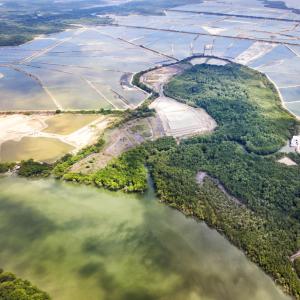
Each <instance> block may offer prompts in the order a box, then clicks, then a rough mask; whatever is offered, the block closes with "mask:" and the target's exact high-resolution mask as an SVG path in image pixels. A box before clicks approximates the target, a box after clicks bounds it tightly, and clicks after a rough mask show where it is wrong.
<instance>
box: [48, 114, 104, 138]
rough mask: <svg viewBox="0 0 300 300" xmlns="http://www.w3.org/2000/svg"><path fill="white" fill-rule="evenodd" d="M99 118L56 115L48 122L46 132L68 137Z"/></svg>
mask: <svg viewBox="0 0 300 300" xmlns="http://www.w3.org/2000/svg"><path fill="white" fill-rule="evenodd" d="M99 118H100V116H99V115H86V114H60V115H55V116H53V117H51V118H49V119H47V120H46V122H45V123H46V124H47V126H48V127H47V128H46V129H45V130H44V132H50V133H56V134H62V135H68V134H71V133H73V132H74V131H76V130H78V129H80V128H82V127H83V126H86V125H88V124H89V123H91V122H93V121H95V120H97V119H99Z"/></svg>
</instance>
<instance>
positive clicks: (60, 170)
mask: <svg viewBox="0 0 300 300" xmlns="http://www.w3.org/2000/svg"><path fill="white" fill-rule="evenodd" d="M104 143H105V142H104V140H103V139H102V138H100V139H99V140H98V142H97V143H96V144H94V145H92V146H88V147H85V148H83V149H82V150H80V151H79V152H78V153H77V154H75V155H72V154H66V155H65V156H64V157H62V158H61V159H60V160H59V161H58V162H57V163H56V164H55V167H54V169H53V171H52V173H53V175H54V176H55V177H56V178H61V177H62V176H63V175H64V174H65V173H67V172H68V171H69V169H70V167H71V166H72V165H74V164H75V163H76V162H78V161H80V160H81V159H83V158H85V157H87V156H88V155H90V154H92V153H97V152H100V150H101V149H102V147H103V146H104Z"/></svg>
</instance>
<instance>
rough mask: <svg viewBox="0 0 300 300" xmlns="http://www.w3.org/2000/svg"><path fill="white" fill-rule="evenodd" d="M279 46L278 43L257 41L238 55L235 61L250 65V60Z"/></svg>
mask: <svg viewBox="0 0 300 300" xmlns="http://www.w3.org/2000/svg"><path fill="white" fill-rule="evenodd" d="M277 46H278V45H277V44H271V43H265V42H255V43H253V44H252V45H251V46H250V47H249V48H248V49H247V50H245V51H244V52H242V53H241V54H240V55H239V56H238V57H236V58H235V60H234V61H235V62H236V63H238V64H241V65H248V64H249V63H250V62H252V61H254V60H256V59H258V58H260V57H262V56H264V55H266V54H267V53H269V52H271V51H272V50H273V49H274V48H276V47H277Z"/></svg>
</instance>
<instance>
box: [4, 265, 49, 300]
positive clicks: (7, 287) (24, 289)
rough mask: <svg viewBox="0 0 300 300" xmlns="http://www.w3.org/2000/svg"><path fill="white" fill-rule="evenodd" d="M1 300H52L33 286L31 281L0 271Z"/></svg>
mask: <svg viewBox="0 0 300 300" xmlns="http://www.w3.org/2000/svg"><path fill="white" fill-rule="evenodd" d="M0 299H1V300H50V297H49V296H48V295H47V294H46V293H45V292H42V291H40V290H39V289H38V288H36V287H35V286H33V285H32V284H31V283H30V282H29V281H27V280H23V279H19V278H17V277H16V276H15V275H14V274H12V273H8V272H4V271H3V270H0Z"/></svg>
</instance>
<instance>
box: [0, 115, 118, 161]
mask: <svg viewBox="0 0 300 300" xmlns="http://www.w3.org/2000/svg"><path fill="white" fill-rule="evenodd" d="M115 120H116V117H111V116H102V115H101V116H99V115H80V114H73V115H71V114H70V115H69V114H62V115H56V116H53V115H30V116H25V115H8V116H1V117H0V151H1V160H2V161H19V160H21V159H29V158H34V159H36V160H46V161H53V159H54V158H55V159H57V158H59V157H60V156H62V155H64V154H66V153H68V152H70V151H72V152H77V151H78V150H80V149H81V148H83V147H85V146H87V145H90V144H93V143H95V142H96V141H97V139H98V138H99V136H100V135H101V134H103V132H104V130H105V129H106V128H107V127H108V126H109V125H110V124H112V123H113V122H114V121H115ZM47 124H49V125H50V127H47V126H48V125H47ZM8 146H9V147H11V148H12V151H11V152H10V151H9V147H8ZM38 146H39V147H40V150H38ZM39 152H41V153H39ZM42 152H46V153H47V154H42ZM21 153H24V154H23V155H22V154H21ZM58 153H59V154H58Z"/></svg>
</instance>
